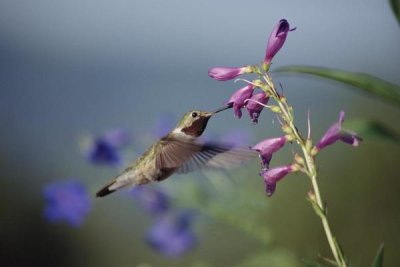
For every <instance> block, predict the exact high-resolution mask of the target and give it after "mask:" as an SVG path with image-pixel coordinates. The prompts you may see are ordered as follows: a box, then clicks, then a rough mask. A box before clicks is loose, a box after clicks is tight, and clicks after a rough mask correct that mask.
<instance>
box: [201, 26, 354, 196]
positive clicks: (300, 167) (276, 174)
mask: <svg viewBox="0 0 400 267" xmlns="http://www.w3.org/2000/svg"><path fill="white" fill-rule="evenodd" d="M293 30H295V28H293V29H290V26H289V23H288V22H287V20H285V19H281V20H280V21H279V23H278V24H277V25H276V26H275V28H274V29H273V31H272V33H271V34H270V36H269V39H268V44H267V49H266V53H265V58H264V60H263V62H262V64H261V68H260V67H259V66H257V65H252V66H251V65H246V66H244V67H239V68H232V67H216V68H211V69H210V70H209V72H208V74H209V76H210V77H211V78H214V79H216V80H219V81H226V80H231V79H234V78H236V77H238V76H240V75H242V74H249V73H254V74H257V75H258V76H259V79H256V80H253V81H251V82H250V81H247V80H243V81H245V82H247V85H246V86H245V87H243V88H240V89H239V90H237V91H236V92H235V93H234V94H233V95H232V96H231V97H230V99H229V100H228V101H227V102H226V104H227V105H229V106H231V107H233V110H234V114H235V116H236V117H238V118H241V116H242V108H243V107H245V108H246V109H247V111H248V113H249V115H250V118H251V120H252V122H253V123H254V124H256V123H257V122H258V118H259V116H260V113H261V111H262V109H263V108H264V107H267V108H269V109H270V110H271V111H272V112H274V113H276V114H277V116H278V120H279V122H280V123H281V126H282V130H283V133H284V135H282V136H279V137H275V138H268V139H266V140H263V141H261V142H259V143H258V144H256V145H254V146H252V147H250V148H251V149H252V150H254V151H257V152H258V153H259V156H260V159H261V172H260V176H261V177H263V179H264V182H265V188H266V189H265V190H266V193H267V195H268V196H271V195H272V194H273V193H274V192H275V189H276V184H277V182H278V181H280V180H281V179H282V178H283V177H285V176H286V175H288V174H289V173H292V172H297V171H302V172H304V173H306V174H308V176H311V172H315V170H314V169H310V166H308V165H307V164H308V163H306V160H305V159H304V158H303V157H301V156H299V155H298V154H296V155H295V158H294V162H293V163H291V164H288V165H284V166H278V167H274V168H270V166H269V165H270V162H271V159H272V155H273V154H274V153H275V152H277V151H278V150H280V149H281V148H282V147H283V146H284V145H285V144H286V143H287V142H292V141H296V142H297V143H298V144H299V145H300V146H301V147H302V148H303V151H308V152H307V153H308V155H309V156H311V157H315V156H316V155H317V153H318V152H319V151H320V150H321V149H323V148H325V147H326V146H328V145H331V144H333V143H335V142H336V141H338V140H341V141H343V142H345V143H348V144H351V145H353V146H357V145H358V144H359V141H360V140H361V138H360V137H358V136H357V135H356V134H355V133H353V132H350V131H347V130H344V129H343V128H342V123H343V120H344V112H343V111H342V112H341V113H340V116H339V121H338V122H337V123H335V124H333V125H332V126H331V127H330V128H329V129H328V131H327V132H326V133H325V135H324V136H323V137H322V139H321V140H320V142H319V143H318V144H317V145H316V146H314V147H312V141H311V139H310V137H308V138H307V139H306V140H304V139H303V138H302V137H301V135H300V133H299V132H298V130H297V128H296V127H295V126H294V124H293V113H292V112H293V111H292V107H290V106H289V105H288V104H287V102H286V98H285V96H283V95H282V94H281V93H278V92H277V91H276V89H275V87H274V84H273V82H272V79H271V77H270V76H269V74H268V70H269V68H270V65H271V62H272V59H273V58H274V57H275V55H276V54H277V53H278V51H279V50H280V49H281V48H282V47H283V45H284V43H285V41H286V38H287V35H288V33H289V31H293ZM257 88H259V89H260V90H261V92H260V93H257V94H254V91H255V90H256V89H257ZM270 98H272V99H274V100H275V101H276V102H277V105H270V106H268V105H267V103H268V101H269V99H270ZM309 135H310V134H309ZM305 157H307V156H306V155H305Z"/></svg>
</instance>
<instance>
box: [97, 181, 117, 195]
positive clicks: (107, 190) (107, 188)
mask: <svg viewBox="0 0 400 267" xmlns="http://www.w3.org/2000/svg"><path fill="white" fill-rule="evenodd" d="M114 183H115V181H112V182H111V183H109V184H107V185H106V186H104V187H103V188H102V189H100V190H99V191H98V192H97V193H96V197H104V196H107V195H109V194H111V193H113V192H115V191H116V190H115V189H114V190H112V189H110V187H111V186H112V185H113V184H114Z"/></svg>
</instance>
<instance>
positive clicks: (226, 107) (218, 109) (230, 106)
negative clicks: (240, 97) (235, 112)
mask: <svg viewBox="0 0 400 267" xmlns="http://www.w3.org/2000/svg"><path fill="white" fill-rule="evenodd" d="M232 107H233V105H232V104H228V105H226V106H223V107H221V108H217V109H216V110H214V111H212V112H211V115H214V114H216V113H218V112H221V111H224V110H226V109H230V108H232Z"/></svg>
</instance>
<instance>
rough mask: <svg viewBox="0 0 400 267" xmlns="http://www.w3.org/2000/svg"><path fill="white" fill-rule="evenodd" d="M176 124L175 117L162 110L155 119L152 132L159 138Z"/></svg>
mask: <svg viewBox="0 0 400 267" xmlns="http://www.w3.org/2000/svg"><path fill="white" fill-rule="evenodd" d="M175 124H176V118H175V116H174V115H173V114H171V113H168V112H163V113H162V114H161V115H160V116H159V117H158V118H157V120H156V122H155V123H154V126H153V134H154V135H155V136H156V137H157V138H161V137H163V136H165V135H166V134H167V133H169V132H170V131H171V130H172V129H173V128H174V127H175Z"/></svg>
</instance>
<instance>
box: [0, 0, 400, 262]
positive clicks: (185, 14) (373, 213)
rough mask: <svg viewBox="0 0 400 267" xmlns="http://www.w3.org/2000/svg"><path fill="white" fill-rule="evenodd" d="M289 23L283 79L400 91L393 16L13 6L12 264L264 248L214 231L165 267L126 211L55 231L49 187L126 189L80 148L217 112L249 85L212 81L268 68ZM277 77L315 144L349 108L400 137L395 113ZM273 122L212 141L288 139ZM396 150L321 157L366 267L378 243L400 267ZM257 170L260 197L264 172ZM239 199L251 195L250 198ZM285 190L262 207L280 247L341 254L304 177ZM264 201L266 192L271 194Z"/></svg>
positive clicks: (305, 8) (363, 4)
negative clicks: (299, 72) (300, 68)
mask: <svg viewBox="0 0 400 267" xmlns="http://www.w3.org/2000/svg"><path fill="white" fill-rule="evenodd" d="M281 18H286V19H287V20H288V21H289V23H290V24H291V26H296V27H297V30H296V31H294V32H291V33H289V36H288V38H287V42H286V44H285V46H284V48H283V49H282V50H281V52H280V53H279V54H278V55H277V56H276V58H275V60H274V65H273V68H274V67H278V66H284V65H289V64H307V65H320V66H327V67H333V68H340V69H345V70H349V71H356V72H367V73H371V74H374V75H376V76H378V77H381V78H383V79H386V80H388V81H391V82H393V83H397V84H400V75H399V74H400V72H399V69H400V53H399V47H400V35H399V33H400V32H399V25H398V23H397V22H396V20H395V18H394V16H393V14H392V12H391V10H390V7H389V4H388V2H387V1H382V0H370V1H362V0H357V1H356V0H355V1H344V0H340V1H316V0H314V1H305V0H301V1H300V0H296V1H246V2H243V1H193V0H192V1H176V0H172V1H161V0H158V1H155V0H149V1H121V0H118V1H117V0H116V1H92V0H90V1H89V0H88V1H85V0H83V1H82V0H80V1H28V0H26V1H22V0H20V1H5V0H0V88H1V97H0V126H1V129H2V130H1V132H2V134H1V142H0V162H1V163H0V164H1V170H0V171H1V180H0V185H1V186H2V190H1V191H2V193H1V194H0V203H1V204H0V208H1V210H0V211H1V213H0V216H1V217H0V218H1V221H0V226H1V227H0V228H1V230H0V233H1V235H2V236H0V239H1V241H0V245H1V247H2V248H1V251H2V254H3V253H4V256H5V255H7V258H6V259H7V260H9V261H10V262H14V263H19V264H21V265H22V264H23V263H24V264H25V265H30V263H37V264H41V265H43V264H45V263H48V264H53V265H54V264H55V265H58V266H61V265H62V264H61V263H63V265H65V266H67V265H69V264H74V265H75V266H77V265H79V266H88V265H92V264H98V265H99V264H103V265H104V266H109V265H110V264H112V263H115V264H116V265H124V266H128V265H129V266H135V264H139V263H143V262H147V263H150V264H154V266H166V265H169V264H170V265H171V266H178V265H179V264H181V266H187V264H188V263H191V262H197V261H201V262H203V261H205V262H206V263H207V264H211V265H215V266H224V265H225V266H228V265H232V264H234V263H236V262H239V261H240V259H242V258H243V257H245V256H246V255H249V254H248V253H250V252H251V251H252V250H253V249H254V248H256V247H257V248H260V247H259V244H257V243H256V242H255V241H252V240H251V239H250V240H248V241H245V242H244V243H241V242H242V240H243V237H242V233H240V231H237V230H235V229H233V228H232V229H230V228H229V229H226V228H225V227H222V226H221V225H222V224H219V223H218V222H216V221H213V220H205V221H203V223H202V225H203V226H202V228H201V229H200V230H199V234H200V235H201V236H202V238H201V242H200V244H199V246H198V247H197V248H196V249H195V250H194V251H193V252H191V254H190V255H188V256H185V257H184V259H177V260H174V261H171V260H164V259H163V258H162V257H160V256H158V255H157V254H155V253H154V252H151V251H150V250H149V249H147V248H146V247H145V245H141V241H140V240H138V239H140V233H141V232H142V231H143V229H145V228H144V226H143V225H141V222H142V223H143V218H142V217H143V216H141V214H140V209H135V208H130V206H129V203H128V202H127V201H125V202H124V200H121V199H119V198H118V197H114V198H111V199H110V200H102V201H96V203H95V204H96V205H95V211H94V215H91V217H90V218H89V219H88V223H87V224H85V226H84V228H83V229H80V230H77V231H73V230H69V229H68V228H60V226H59V227H57V226H53V225H50V224H47V223H45V222H44V221H43V219H42V217H41V216H42V215H41V209H42V208H43V203H42V196H41V188H42V186H43V185H44V184H45V183H47V182H49V181H52V180H54V179H57V178H63V177H71V176H72V177H82V179H83V180H84V181H86V182H87V183H89V184H90V186H91V188H93V189H92V191H93V192H94V191H95V189H96V188H97V187H99V186H100V185H101V184H102V183H103V182H105V181H107V180H108V179H109V177H110V176H112V175H114V174H115V170H109V169H106V168H104V169H100V170H93V168H92V167H90V166H87V165H85V164H84V163H83V160H82V157H81V155H80V151H79V146H78V141H79V139H80V137H81V136H82V135H84V134H85V133H94V134H100V133H101V132H102V131H104V130H107V129H110V128H113V127H125V128H127V129H130V130H131V131H132V132H145V131H146V130H149V129H151V127H152V125H153V124H154V121H155V120H156V119H157V118H158V117H159V116H160V114H162V113H163V112H169V113H172V114H174V115H175V116H176V117H179V116H181V114H183V113H184V112H185V111H187V110H190V109H192V108H198V109H204V110H207V109H213V108H216V107H218V106H220V105H221V103H223V101H224V100H226V99H227V98H228V97H229V96H230V94H231V93H232V92H233V91H234V90H235V89H236V88H238V87H239V86H240V85H241V84H234V83H232V82H226V83H222V82H216V81H214V80H212V79H210V78H208V76H207V69H208V68H209V67H212V66H215V65H226V66H238V65H242V64H248V63H250V64H252V63H257V62H260V61H261V60H262V59H263V57H264V52H265V45H266V40H267V37H268V36H269V33H270V31H271V29H272V27H273V26H274V25H275V24H276V23H277V22H278V21H279V19H281ZM274 77H275V80H276V81H277V82H281V83H282V85H283V87H284V91H285V93H286V95H287V97H288V99H289V101H290V102H291V103H292V104H293V106H294V108H295V110H296V115H297V118H298V124H299V126H300V127H301V128H302V127H303V129H304V125H305V118H306V114H307V110H310V111H311V117H312V124H313V135H314V138H317V137H319V136H320V135H321V134H322V133H323V131H324V129H326V127H328V126H329V125H330V123H331V122H333V121H335V120H336V119H337V115H338V112H339V111H340V110H342V109H343V110H345V111H346V112H347V114H346V115H347V117H348V118H374V119H380V120H381V121H383V122H385V123H386V124H389V125H392V127H394V128H395V129H397V130H399V126H398V125H397V124H398V121H399V120H398V117H399V115H400V112H399V110H398V109H396V108H394V107H391V106H388V105H386V104H384V103H382V102H379V101H376V100H373V99H370V98H368V97H366V96H364V95H362V94H361V95H360V94H356V93H354V92H352V91H349V90H346V89H345V88H344V87H342V86H340V85H338V84H331V83H327V82H326V81H322V80H311V79H305V78H299V77H294V76H284V75H279V76H278V75H275V76H274ZM261 116H262V117H261V122H260V124H259V125H258V126H257V127H254V126H252V125H251V124H250V122H249V120H248V119H247V118H243V119H242V120H236V119H234V118H233V116H232V114H231V113H230V112H225V113H224V114H220V115H219V117H218V118H216V119H215V120H214V121H212V122H211V123H210V125H209V128H208V131H209V132H216V133H219V134H224V133H226V132H230V131H234V130H236V129H238V128H244V129H250V130H251V131H252V132H253V133H254V136H255V138H254V139H253V142H255V141H258V140H260V139H262V138H265V137H270V136H273V135H276V134H278V131H277V129H276V128H277V127H276V125H273V124H272V123H271V122H272V120H273V117H272V115H270V114H267V113H266V112H265V114H262V115H261ZM140 138H141V137H136V139H137V140H141V139H140ZM398 148H399V146H398V145H396V144H393V143H389V142H380V141H374V140H372V141H371V140H366V141H365V142H364V144H363V145H362V146H361V147H360V148H359V149H352V148H350V147H347V146H344V145H339V146H337V147H335V148H333V147H332V148H330V149H329V151H328V150H327V151H326V153H324V154H323V155H321V159H320V164H321V166H320V169H321V173H324V172H325V173H326V175H325V176H324V177H323V180H322V181H321V184H322V190H323V192H324V193H325V194H326V197H327V199H328V201H329V205H330V206H329V207H330V213H329V215H330V216H331V217H332V220H333V224H334V228H335V230H337V231H336V232H337V233H338V237H339V239H340V240H341V241H342V243H343V245H344V249H345V250H347V251H349V257H350V258H351V259H353V262H354V263H355V264H359V265H365V264H367V263H368V262H369V261H370V260H371V259H372V255H373V254H374V252H375V249H376V248H377V246H378V244H379V242H381V241H385V242H386V246H387V254H386V255H387V260H388V262H389V263H390V264H391V265H387V266H395V265H397V264H399V263H400V257H399V255H397V254H398V253H396V251H397V249H398V247H399V245H400V241H399V238H398V236H399V234H400V232H399V230H398V225H399V223H400V218H399V215H400V213H399V211H398V205H399V203H400V202H399V201H400V199H399V194H398V189H399V185H400V182H398V181H397V180H398V178H399V175H398V166H399V163H400V161H399V153H398ZM282 153H283V152H282ZM285 153H287V157H284V156H279V157H278V161H277V162H276V164H278V163H281V164H284V163H285V162H288V161H289V160H290V154H291V150H287V151H286V152H285ZM279 160H280V161H279ZM250 171H252V172H253V173H254V180H255V181H257V182H260V181H259V180H257V179H259V178H257V172H258V170H257V165H254V166H252V169H251V170H250ZM247 179H250V178H249V177H246V179H243V180H242V182H243V183H244V182H246V180H247ZM238 181H240V179H238ZM166 182H167V183H168V181H166ZM236 186H237V187H238V188H237V190H240V186H241V185H240V183H238V184H236ZM279 189H280V190H279V191H278V194H277V195H276V196H274V197H273V198H272V199H265V201H268V202H270V203H269V208H268V210H266V214H265V218H266V220H265V223H266V224H267V225H268V226H269V227H270V229H271V231H272V232H273V236H274V240H275V243H276V246H279V247H284V248H285V249H288V250H289V251H291V253H293V255H295V256H296V257H297V258H298V259H301V258H313V257H315V255H316V254H317V253H318V251H322V252H324V253H325V254H328V255H329V251H328V249H327V245H326V242H325V240H324V236H323V235H322V229H321V227H320V224H319V221H318V220H317V219H316V218H315V217H313V216H314V215H313V214H312V210H311V208H310V207H308V203H306V201H305V200H304V195H305V192H306V191H307V189H308V181H307V180H306V178H304V179H302V178H300V175H297V176H295V178H294V179H290V180H289V179H288V180H285V181H284V182H282V185H281V186H280V187H279ZM258 193H260V194H262V193H263V185H262V183H261V182H260V191H259V192H258ZM176 198H177V201H178V202H179V196H177V197H176ZM303 200H304V201H303ZM121 202H122V203H121ZM302 202H304V203H302ZM118 207H124V208H126V210H125V211H121V210H123V209H118ZM117 209H118V210H117ZM237 212H240V211H237ZM303 221H304V222H303ZM128 225H129V227H130V228H132V229H133V230H132V231H133V233H130V232H129V231H128V230H129V229H130V228H128ZM118 227H119V228H122V230H121V231H119V232H118V231H117V234H116V235H120V236H113V238H111V237H110V236H111V235H110V236H106V237H102V233H104V231H108V230H106V229H108V228H110V229H112V228H118ZM110 231H111V230H110ZM111 232H112V231H111ZM225 236H232V241H231V242H229V241H227V240H226V239H225ZM221 239H222V240H221ZM227 239H229V238H227ZM218 242H220V243H218ZM56 248H58V249H56ZM51 249H53V250H54V251H56V252H57V253H55V255H56V256H54V255H53V256H52V255H51V254H52V251H51ZM146 249H147V250H146ZM138 251H141V252H140V253H138ZM367 255H368V256H367ZM62 256H65V257H62ZM2 257H3V256H2ZM206 258H207V259H209V260H205V259H206ZM199 259H200V260H199ZM6 262H7V261H6Z"/></svg>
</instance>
